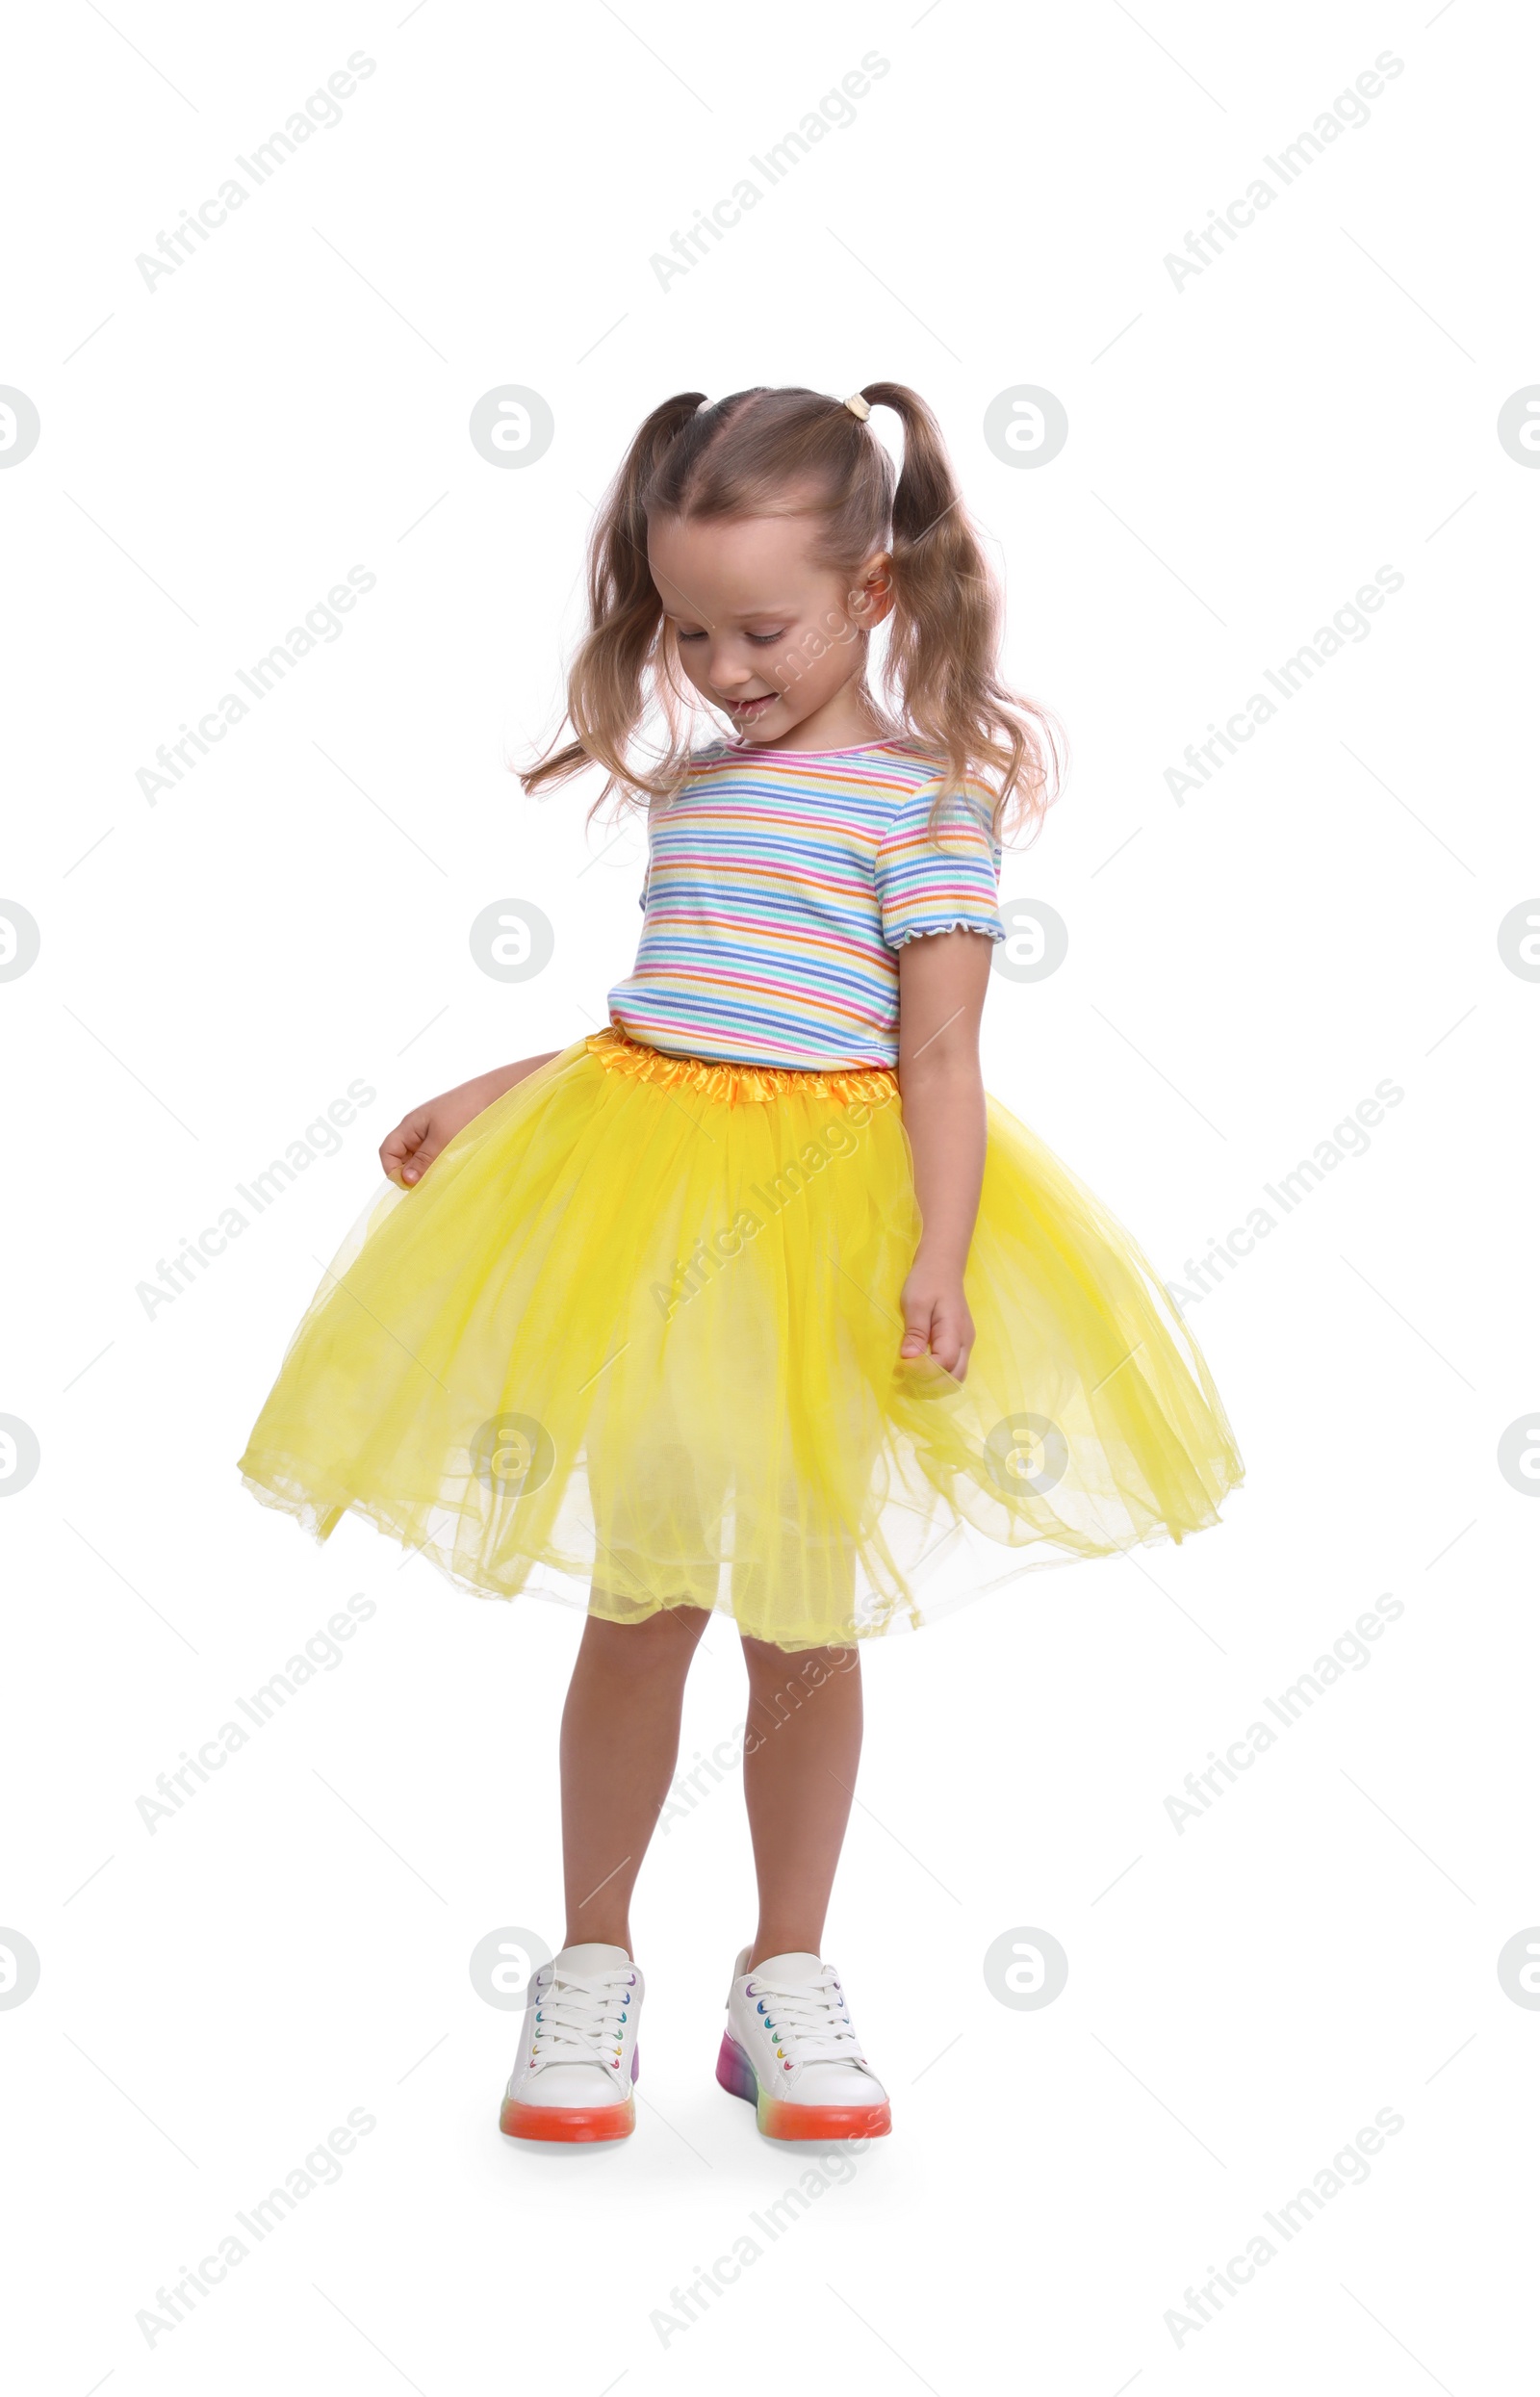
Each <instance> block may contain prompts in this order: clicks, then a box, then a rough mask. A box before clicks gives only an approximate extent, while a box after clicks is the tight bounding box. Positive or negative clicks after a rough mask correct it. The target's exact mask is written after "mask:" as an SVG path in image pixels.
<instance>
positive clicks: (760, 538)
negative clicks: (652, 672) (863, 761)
mask: <svg viewBox="0 0 1540 2397" xmlns="http://www.w3.org/2000/svg"><path fill="white" fill-rule="evenodd" d="M813 522H814V520H813V519H812V518H810V517H808V516H753V517H745V518H738V519H717V520H714V521H711V522H707V523H692V522H689V521H686V520H684V519H681V518H680V517H660V518H659V519H658V520H657V521H656V522H655V524H653V525H652V526H650V527H649V529H648V540H647V555H648V563H649V566H650V567H651V569H652V576H653V580H654V583H655V585H656V588H657V593H658V597H659V598H660V599H661V601H662V603H663V612H664V614H665V616H666V617H667V619H668V621H669V623H670V625H671V626H672V627H673V630H674V634H675V638H676V640H677V641H678V644H679V654H680V661H681V663H682V665H683V668H684V671H685V673H686V675H687V676H688V677H689V680H690V682H691V683H693V684H694V686H695V688H696V689H697V690H698V691H699V692H700V694H701V696H702V698H703V699H706V700H708V701H709V702H710V704H711V706H712V707H714V708H720V709H723V710H724V711H725V712H726V713H727V714H728V715H729V716H730V717H731V718H732V725H733V729H734V731H735V732H736V733H737V735H738V736H739V738H740V739H743V740H752V741H755V742H758V743H761V744H763V745H764V746H765V747H768V748H791V747H796V748H803V749H809V748H816V747H824V748H840V747H844V746H852V747H853V746H854V745H855V744H856V743H857V742H859V741H860V740H862V739H866V738H869V737H870V735H871V732H872V729H873V723H874V717H873V711H872V709H871V707H870V705H869V703H867V702H866V701H865V700H864V698H863V697H862V695H861V682H862V670H863V668H864V666H865V663H866V641H865V637H864V636H865V634H866V633H867V632H869V631H871V629H872V627H873V626H874V625H878V624H881V623H882V621H883V619H884V617H885V616H886V615H887V614H888V612H889V611H890V609H891V606H892V593H891V588H890V584H889V579H888V558H887V554H886V552H879V553H878V554H876V555H875V556H873V557H870V558H868V559H867V560H866V562H865V564H864V565H862V566H861V567H860V568H859V569H858V570H857V572H856V574H855V575H854V576H845V575H841V574H837V573H835V572H834V571H833V570H832V569H831V568H829V567H827V566H820V565H818V564H817V563H816V562H815V561H814V559H813V557H812V556H811V554H810V552H811V546H812V531H813ZM797 733H800V734H801V735H802V737H801V738H799V739H797V740H795V741H793V740H792V738H791V735H793V734H797Z"/></svg>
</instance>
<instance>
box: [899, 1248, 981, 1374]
mask: <svg viewBox="0 0 1540 2397" xmlns="http://www.w3.org/2000/svg"><path fill="white" fill-rule="evenodd" d="M899 1304H900V1305H901V1306H902V1308H903V1310H904V1338H903V1341H902V1343H901V1345H900V1347H899V1352H898V1353H899V1355H900V1356H901V1357H903V1358H904V1359H905V1360H906V1361H909V1360H911V1359H913V1358H914V1357H918V1356H924V1355H926V1354H927V1353H928V1354H930V1355H931V1356H934V1357H935V1359H936V1361H937V1364H938V1365H942V1366H944V1367H945V1369H946V1371H947V1372H948V1373H949V1374H950V1375H951V1376H952V1378H953V1379H954V1380H955V1381H965V1380H966V1379H967V1373H968V1353H969V1351H970V1350H971V1348H972V1346H973V1318H972V1316H971V1315H970V1314H969V1312H968V1302H967V1301H966V1299H964V1297H963V1277H962V1276H961V1275H960V1274H957V1273H952V1272H947V1271H944V1270H942V1269H939V1268H937V1267H936V1266H933V1265H928V1264H927V1263H926V1261H925V1259H924V1258H923V1257H916V1258H915V1260H914V1262H913V1264H912V1266H911V1268H910V1273H909V1278H908V1279H907V1281H906V1282H905V1284H904V1288H903V1291H902V1292H901V1294H900V1297H899Z"/></svg>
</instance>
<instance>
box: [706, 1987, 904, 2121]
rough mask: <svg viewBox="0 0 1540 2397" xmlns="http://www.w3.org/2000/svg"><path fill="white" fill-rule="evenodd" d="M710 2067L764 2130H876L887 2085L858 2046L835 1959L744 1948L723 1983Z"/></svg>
mask: <svg viewBox="0 0 1540 2397" xmlns="http://www.w3.org/2000/svg"><path fill="white" fill-rule="evenodd" d="M716 2076H717V2079H718V2080H719V2081H720V2082H721V2084H722V2086H723V2088H724V2089H729V2090H731V2091H732V2095H733V2096H734V2097H735V2098H748V2099H749V2100H750V2101H752V2103H753V2105H754V2109H755V2113H756V2116H757V2120H758V2125H759V2128H760V2129H761V2130H762V2131H763V2133H764V2135H765V2137H766V2138H767V2139H853V2138H865V2139H880V2138H881V2137H882V2136H883V2134H884V2132H885V2131H888V2130H891V2128H892V2119H891V2117H890V2115H889V2113H888V2108H887V2092H886V2090H885V2089H884V2087H883V2084H882V2082H881V2081H880V2080H879V2079H878V2077H877V2075H876V2074H875V2073H874V2072H873V2071H872V2068H871V2066H870V2065H869V2064H868V2063H867V2061H866V2059H865V2057H864V2056H863V2055H862V2053H861V2050H860V2040H859V2039H858V2038H857V2037H856V2034H855V2032H854V2031H853V2030H852V2028H851V2023H850V2012H849V2009H848V2007H847V2006H846V2004H845V1999H844V1994H843V1992H842V1991H841V1989H840V1986H839V1976H838V1974H837V1973H836V1972H835V1971H834V1967H833V1965H828V1964H821V1963H820V1962H819V1960H818V1958H817V1957H816V1956H811V1955H807V1954H801V1953H798V1954H792V1955H786V1956H766V1958H765V1959H764V1962H763V1963H762V1964H757V1965H756V1966H755V1968H754V1971H753V1972H750V1971H749V1951H748V1949H747V1948H746V1947H745V1948H744V1950H743V1952H742V1954H741V1955H740V1956H739V1958H738V1961H737V1965H736V1967H735V1969H734V1972H733V1978H732V1988H731V1989H730V1990H729V1991H728V2027H727V2030H726V2032H725V2033H724V2035H723V2040H722V2049H721V2053H720V2054H719V2055H718V2057H717V2060H716Z"/></svg>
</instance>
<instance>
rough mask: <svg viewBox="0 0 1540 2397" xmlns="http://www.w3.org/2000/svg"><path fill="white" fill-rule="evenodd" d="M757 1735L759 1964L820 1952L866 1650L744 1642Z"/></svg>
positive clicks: (749, 1758) (748, 1755) (752, 1775)
mask: <svg viewBox="0 0 1540 2397" xmlns="http://www.w3.org/2000/svg"><path fill="white" fill-rule="evenodd" d="M743 1654H744V1660H745V1662H747V1664H748V1668H749V1736H748V1740H747V1741H746V1743H745V1747H744V1755H743V1794H744V1799H745V1802H746V1803H747V1806H748V1810H749V1830H750V1833H751V1835H752V1837H753V1840H754V1862H755V1870H756V1872H757V1877H758V1883H759V1927H758V1930H757V1933H756V1935H755V1942H754V1946H752V1947H751V1948H750V1950H749V1963H750V1966H751V1968H752V1967H753V1966H755V1965H757V1964H758V1963H759V1962H760V1960H761V1959H762V1958H763V1957H765V1956H781V1955H786V1954H789V1953H793V1952H796V1951H799V1950H806V1951H808V1952H809V1953H810V1954H812V1955H817V1953H818V1950H819V1946H820V1945H821V1943H822V1940H823V1935H824V1916H825V1914H826V1912H827V1910H828V1906H829V1892H830V1889H831V1888H832V1886H833V1883H834V1868H835V1866H836V1865H837V1864H838V1862H839V1851H840V1847H841V1846H842V1844H843V1843H844V1838H845V1824H846V1821H847V1819H848V1817H849V1815H850V1803H851V1798H852V1795H853V1793H854V1791H855V1787H856V1771H857V1767H858V1766H859V1764H860V1733H861V1704H860V1650H859V1649H857V1648H809V1649H805V1650H802V1651H800V1652H799V1653H797V1654H795V1655H788V1654H787V1652H786V1650H785V1649H783V1648H775V1647H772V1646H770V1644H769V1643H768V1642H767V1641H765V1640H760V1639H745V1641H744V1643H743Z"/></svg>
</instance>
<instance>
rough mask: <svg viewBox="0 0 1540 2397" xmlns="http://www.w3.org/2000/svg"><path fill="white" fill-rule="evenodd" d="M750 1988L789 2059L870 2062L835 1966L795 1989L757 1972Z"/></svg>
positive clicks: (778, 2046)
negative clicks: (851, 2015) (766, 1978)
mask: <svg viewBox="0 0 1540 2397" xmlns="http://www.w3.org/2000/svg"><path fill="white" fill-rule="evenodd" d="M745 1994H746V1995H747V1996H748V1997H749V1998H753V1999H754V2001H755V2003H756V2004H757V2009H758V2012H759V2014H760V2015H761V2016H762V2018H763V2020H764V2026H765V2028H766V2030H767V2031H768V2032H769V2033H770V2035H771V2037H772V2039H773V2040H774V2041H775V2043H776V2052H777V2054H778V2055H780V2056H781V2058H782V2059H783V2062H785V2063H797V2064H860V2065H864V2064H865V2062H866V2059H865V2057H864V2056H863V2055H862V2054H861V2051H860V2040H859V2039H858V2038H857V2037H856V2034H855V2032H854V2031H853V2030H852V2028H851V2024H850V2017H849V2015H848V2014H847V2013H846V2012H845V2000H844V1997H843V1994H842V1992H841V1990H840V1987H839V1983H838V1982H837V1981H836V1980H835V1978H834V1973H833V1972H832V1971H829V1970H827V1969H826V1970H825V1971H824V1972H821V1973H820V1974H819V1976H818V1978H817V1980H816V1981H805V1982H801V1983H799V1984H798V1986H797V1987H796V1988H794V1989H787V1988H783V1987H781V1986H779V1985H778V1984H777V1983H775V1982H773V1981H765V1980H761V1979H760V1978H759V1976H758V1974H757V1973H751V1974H750V1976H749V1983H748V1988H747V1991H746V1993H745Z"/></svg>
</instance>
